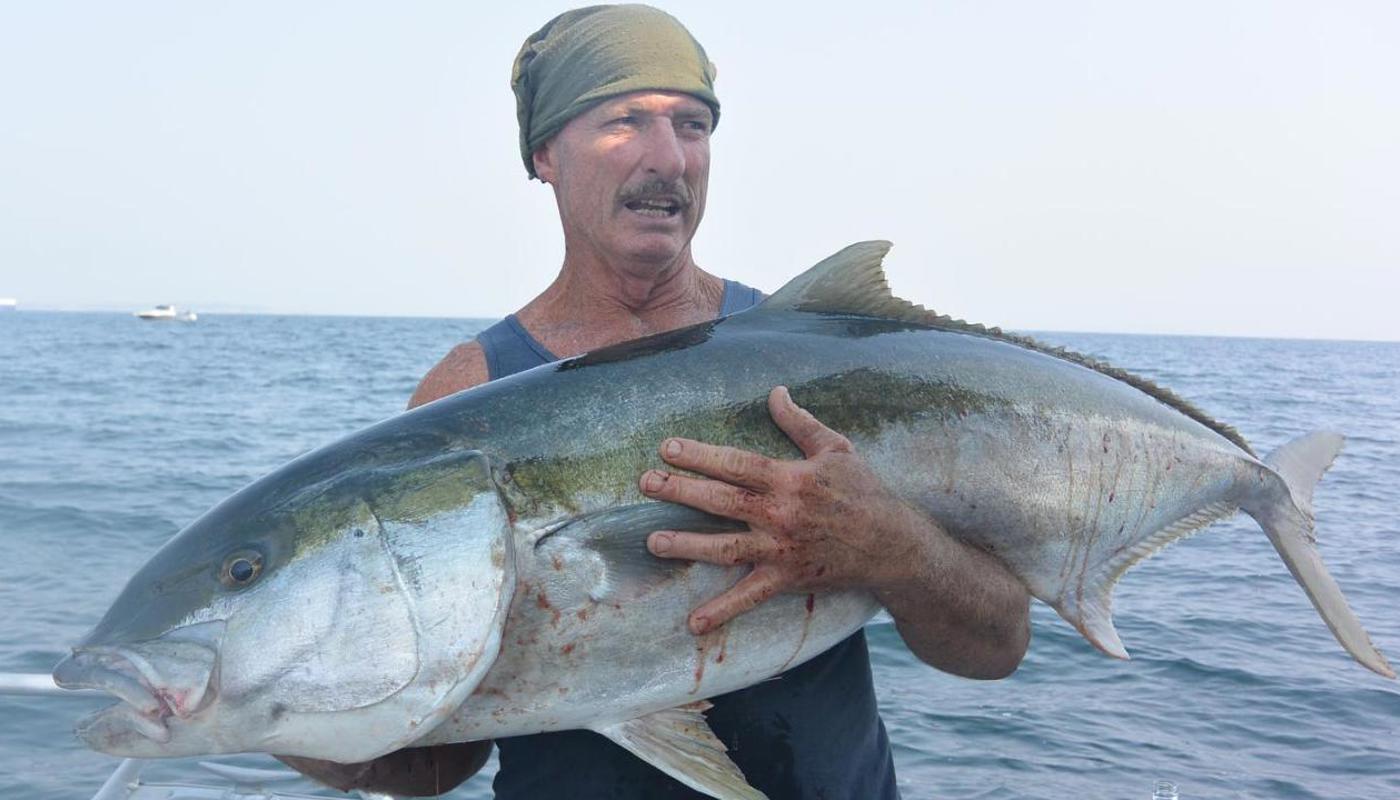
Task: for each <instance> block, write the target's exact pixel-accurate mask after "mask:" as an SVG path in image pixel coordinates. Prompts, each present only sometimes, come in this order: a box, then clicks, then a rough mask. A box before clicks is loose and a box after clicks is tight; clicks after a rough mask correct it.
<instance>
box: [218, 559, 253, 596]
mask: <svg viewBox="0 0 1400 800" xmlns="http://www.w3.org/2000/svg"><path fill="white" fill-rule="evenodd" d="M262 565H263V559H262V555H261V554H260V553H255V552H253V551H251V550H242V551H239V552H237V553H233V554H232V555H230V556H229V557H228V558H225V559H224V565H223V566H222V567H220V568H219V582H220V583H222V584H223V585H224V586H227V587H228V588H230V589H242V588H243V587H245V586H247V585H248V584H250V583H252V582H253V581H255V580H257V577H258V575H259V574H261V573H262Z"/></svg>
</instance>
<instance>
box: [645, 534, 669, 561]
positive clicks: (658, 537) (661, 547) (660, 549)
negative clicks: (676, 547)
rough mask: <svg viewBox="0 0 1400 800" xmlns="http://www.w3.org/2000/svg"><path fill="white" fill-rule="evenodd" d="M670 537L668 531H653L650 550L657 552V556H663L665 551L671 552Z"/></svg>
mask: <svg viewBox="0 0 1400 800" xmlns="http://www.w3.org/2000/svg"><path fill="white" fill-rule="evenodd" d="M671 539H672V537H671V534H669V533H660V532H658V533H653V534H652V535H651V542H650V543H651V552H653V553H655V554H657V555H658V556H664V555H666V554H667V553H669V552H671Z"/></svg>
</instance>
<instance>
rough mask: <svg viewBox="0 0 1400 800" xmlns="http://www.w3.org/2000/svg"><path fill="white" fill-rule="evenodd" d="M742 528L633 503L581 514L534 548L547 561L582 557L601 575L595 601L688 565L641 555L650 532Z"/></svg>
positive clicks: (683, 510) (668, 506) (674, 508)
mask: <svg viewBox="0 0 1400 800" xmlns="http://www.w3.org/2000/svg"><path fill="white" fill-rule="evenodd" d="M747 529H748V526H746V525H745V524H744V523H742V522H737V521H735V520H732V519H725V518H723V517H717V516H714V515H713V514H707V513H705V512H704V511H697V510H696V509H694V508H689V507H687V506H681V505H676V504H673V503H637V504H635V505H630V506H622V507H620V508H612V509H608V510H607V511H600V512H597V513H594V514H586V515H583V516H580V517H575V518H573V519H570V520H567V521H565V522H563V523H560V524H557V525H555V526H552V527H550V528H549V529H547V530H546V531H544V532H542V533H541V534H540V535H539V537H538V538H537V539H536V540H535V548H536V550H537V551H538V552H539V554H540V555H541V556H542V557H543V558H544V560H545V561H548V560H549V558H550V557H551V556H555V555H557V556H558V557H560V558H561V559H563V560H564V561H565V562H566V563H573V560H574V559H575V558H577V557H580V556H584V557H587V558H588V559H589V560H590V561H593V562H596V563H597V564H598V565H599V566H600V567H601V570H600V571H599V572H598V574H597V585H596V586H594V587H593V589H592V594H593V597H594V599H595V600H601V599H603V598H605V597H626V596H631V595H633V594H635V593H637V592H639V591H641V590H643V589H645V588H646V587H649V586H653V585H655V584H657V583H659V582H661V581H663V580H665V579H667V578H671V577H673V576H674V574H675V573H676V572H677V571H679V570H683V569H688V568H690V566H691V562H688V561H676V560H674V559H667V558H657V557H656V556H654V555H652V554H651V553H650V552H648V551H647V544H646V542H647V537H648V536H650V535H651V533H652V532H653V531H660V530H671V531H689V532H692V533H720V532H728V531H742V530H747Z"/></svg>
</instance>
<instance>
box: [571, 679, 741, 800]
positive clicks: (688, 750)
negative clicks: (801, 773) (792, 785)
mask: <svg viewBox="0 0 1400 800" xmlns="http://www.w3.org/2000/svg"><path fill="white" fill-rule="evenodd" d="M709 707H710V704H709V703H707V702H704V701H701V702H698V703H689V704H687V705H684V706H680V707H679V708H669V709H666V710H665V711H658V712H656V713H655V714H648V715H647V716H645V717H638V718H637V719H629V720H627V721H626V722H619V723H617V724H616V725H606V726H603V727H598V728H594V729H593V730H595V731H597V732H598V733H601V734H603V735H604V736H606V737H608V738H609V739H612V740H613V741H614V742H617V743H618V744H619V745H621V746H622V747H623V748H625V749H626V750H627V751H628V752H629V753H631V754H632V755H634V756H636V757H637V758H640V759H641V760H643V761H645V762H647V763H648V764H650V765H652V766H653V767H656V768H657V769H659V770H661V771H662V772H664V773H666V774H667V775H670V776H671V777H672V778H675V779H676V780H678V781H680V782H681V783H683V784H685V785H686V786H689V787H690V788H692V789H694V790H695V791H697V792H704V793H705V794H708V795H709V796H711V797H717V798H719V799H720V800H763V799H764V798H767V795H765V794H764V793H763V792H760V791H759V790H757V789H755V788H753V787H752V786H750V785H749V782H748V781H747V780H746V779H745V778H744V774H743V773H742V772H740V771H739V768H738V767H736V766H735V765H734V762H733V761H730V760H729V756H728V755H727V754H726V751H725V746H724V743H723V742H721V741H720V740H719V739H718V738H716V737H715V734H714V732H713V731H711V730H710V725H709V723H708V722H706V721H705V715H704V714H703V712H704V711H705V710H706V709H708V708H709Z"/></svg>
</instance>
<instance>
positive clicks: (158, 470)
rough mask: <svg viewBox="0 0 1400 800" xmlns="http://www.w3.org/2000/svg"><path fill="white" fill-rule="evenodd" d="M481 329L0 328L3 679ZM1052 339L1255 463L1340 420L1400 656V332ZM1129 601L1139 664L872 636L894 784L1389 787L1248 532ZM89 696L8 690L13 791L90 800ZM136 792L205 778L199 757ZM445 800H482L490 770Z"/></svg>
mask: <svg viewBox="0 0 1400 800" xmlns="http://www.w3.org/2000/svg"><path fill="white" fill-rule="evenodd" d="M484 324H485V322H484V321H480V320H433V319H384V318H372V319H371V318H336V317H277V316H207V317H201V318H200V320H199V322H197V323H194V324H185V323H149V322H141V321H138V320H136V319H134V318H132V317H130V316H127V315H121V314H95V313H56V312H55V313H46V312H32V311H20V312H16V313H8V314H3V315H0V672H30V673H46V672H48V671H49V670H50V669H51V668H52V667H53V665H54V663H55V662H57V661H58V659H59V658H60V657H61V655H62V654H63V653H64V652H65V649H66V648H67V647H68V646H69V645H71V644H72V643H73V642H75V641H77V640H78V639H79V638H80V637H81V636H82V635H83V634H84V633H85V632H86V631H87V630H88V628H89V627H91V626H92V625H93V624H94V623H95V622H97V620H98V618H99V617H100V616H101V615H102V613H103V612H104V611H105V609H106V608H107V606H108V604H109V603H110V602H111V601H112V599H113V598H114V597H115V595H116V594H117V592H118V591H119V590H120V589H121V587H122V585H123V584H124V582H125V581H126V579H127V578H128V577H129V576H130V575H131V574H132V573H133V572H134V571H135V570H136V569H137V567H139V566H140V565H141V564H142V563H143V562H144V561H145V560H146V558H147V557H148V556H149V555H150V554H151V553H152V552H153V551H154V550H155V549H156V548H157V547H159V546H160V545H161V543H163V542H164V541H165V540H166V539H168V538H169V537H170V536H171V535H173V534H174V533H175V532H176V531H178V530H179V529H180V528H181V527H182V526H183V525H185V524H186V523H188V522H190V521H191V520H193V519H194V518H195V517H196V516H198V515H199V514H200V513H201V512H203V511H204V510H206V509H207V508H209V507H210V506H211V505H213V504H214V503H215V502H217V501H219V500H220V499H222V498H223V497H225V496H226V495H228V494H230V493H231V492H233V491H234V490H236V489H238V488H239V487H241V486H243V485H244V484H246V483H248V482H249V481H251V480H253V479H254V478H257V477H258V476H260V475H262V474H264V473H266V472H268V471H269V470H271V469H273V468H274V467H276V466H278V465H280V464H282V463H283V462H285V461H287V460H289V459H291V458H293V457H294V456H296V455H298V454H300V453H304V452H306V451H307V450H309V449H311V448H314V447H317V446H318V445H322V444H325V443H328V442H330V441H333V440H334V439H336V438H338V437H340V436H342V435H344V434H346V433H349V432H351V431H354V430H355V429H357V428H360V427H362V426H365V425H368V424H370V423H372V422H375V421H378V420H381V419H384V418H386V417H388V416H391V415H393V414H395V413H397V412H398V411H400V410H401V409H402V408H403V406H404V403H405V401H406V400H407V398H408V396H409V395H410V393H411V392H412V391H413V388H414V386H415V385H416V382H417V380H418V378H419V377H420V376H421V375H422V374H423V372H424V371H425V370H427V369H428V368H429V367H430V366H431V365H432V364H433V363H434V362H435V361H436V360H437V359H438V358H439V357H440V356H441V355H442V354H443V353H445V352H446V351H447V350H448V349H449V348H450V347H451V346H452V345H453V344H454V343H456V342H459V341H462V340H465V339H469V338H470V337H471V336H472V335H473V334H474V333H475V332H476V331H477V330H479V329H480V328H481V327H482V326H483V325H484ZM1041 338H1043V339H1046V340H1049V341H1052V342H1055V343H1058V344H1064V345H1067V346H1069V347H1072V348H1074V349H1077V350H1080V351H1084V352H1088V353H1091V354H1094V355H1097V356H1100V357H1102V358H1105V359H1108V360H1110V361H1112V362H1114V363H1116V364H1118V365H1120V366H1123V367H1127V368H1130V369H1132V370H1135V371H1137V372H1140V373H1142V374H1145V375H1148V376H1151V377H1152V378H1154V379H1157V380H1158V381H1160V382H1161V383H1164V384H1166V385H1168V386H1170V387H1172V388H1174V389H1175V390H1176V391H1177V392H1178V393H1180V394H1182V395H1184V396H1185V397H1187V398H1190V399H1192V400H1194V401H1196V402H1197V403H1198V404H1199V405H1200V406H1202V407H1203V408H1205V409H1207V410H1209V411H1210V412H1211V413H1213V414H1214V415H1216V416H1217V417H1219V418H1222V419H1224V420H1227V421H1229V422H1231V423H1233V424H1234V425H1235V426H1236V427H1238V428H1239V429H1240V431H1241V432H1242V433H1243V434H1244V435H1245V436H1246V437H1247V438H1248V439H1249V440H1250V441H1251V442H1252V443H1253V444H1254V446H1255V448H1256V449H1257V450H1259V451H1260V452H1268V451H1269V450H1271V449H1273V448H1274V447H1276V446H1278V445H1280V444H1282V443H1283V442H1285V441H1287V440H1288V439H1290V438H1292V437H1294V436H1298V435H1300V434H1303V433H1306V432H1308V431H1311V430H1316V429H1332V430H1338V431H1342V432H1345V433H1346V434H1347V435H1348V437H1349V439H1348V445H1347V449H1346V451H1345V452H1344V453H1343V454H1342V456H1341V457H1340V458H1339V459H1338V461H1337V463H1336V465H1335V467H1334V468H1333V469H1332V471H1331V472H1330V473H1329V474H1328V476H1327V477H1326V479H1325V480H1324V481H1323V483H1322V485H1321V487H1320V488H1319V490H1318V494H1317V498H1316V506H1317V514H1318V519H1319V526H1318V527H1319V539H1320V546H1321V549H1322V552H1323V556H1324V558H1325V559H1326V560H1327V563H1328V565H1329V566H1330V568H1331V572H1332V574H1333V575H1334V576H1335V577H1336V578H1337V580H1338V581H1339V582H1340V584H1341V585H1342V587H1343V589H1344V590H1345V592H1346V594H1347V596H1348V598H1349V599H1350V601H1351V603H1352V605H1353V607H1354V608H1355V609H1356V611H1357V613H1358V614H1359V615H1360V617H1361V619H1362V620H1363V621H1364V622H1365V623H1366V625H1367V627H1368V628H1369V630H1370V632H1371V635H1372V637H1373V638H1374V640H1375V641H1376V643H1377V644H1378V645H1379V646H1380V647H1381V649H1382V650H1384V651H1387V652H1388V653H1389V654H1390V656H1391V657H1392V659H1397V657H1400V343H1362V342H1319V341H1277V340H1263V339H1226V338H1190V337H1157V336H1121V335H1098V334H1095V335H1089V334H1062V333H1051V334H1042V335H1041ZM1115 607H1116V620H1117V627H1118V630H1119V632H1120V633H1121V635H1122V638H1123V641H1124V642H1125V643H1126V645H1127V647H1128V649H1129V650H1130V651H1131V653H1132V655H1133V659H1132V660H1131V661H1127V662H1122V661H1116V660H1113V659H1110V658H1107V657H1105V656H1103V655H1101V654H1099V653H1098V652H1097V651H1095V650H1094V649H1093V648H1092V647H1090V646H1089V645H1088V644H1087V643H1085V642H1084V641H1083V640H1082V639H1081V638H1080V636H1079V635H1078V634H1077V633H1076V632H1075V631H1074V630H1073V629H1072V628H1071V627H1070V626H1069V625H1068V624H1066V623H1064V622H1063V621H1061V620H1060V619H1059V618H1058V617H1057V616H1056V615H1055V614H1054V612H1052V611H1050V610H1049V609H1048V608H1046V607H1044V606H1041V605H1039V604H1037V606H1036V608H1035V609H1034V640H1033V642H1032V644H1031V649H1030V653H1029V655H1028V656H1027V657H1026V660H1025V662H1024V663H1023V664H1022V666H1021V668H1020V670H1019V671H1017V672H1016V674H1015V675H1013V676H1012V677H1011V678H1009V679H1007V680H1003V681H996V682H985V683H984V682H974V681H968V680H961V679H958V678H953V677H949V676H947V675H943V674H941V673H938V672H935V671H934V670H932V669H928V668H926V667H923V666H921V665H920V664H919V663H918V662H916V661H915V660H914V659H913V658H912V657H911V656H910V655H909V653H908V652H907V651H906V650H905V649H904V647H903V645H902V644H901V643H900V640H899V637H898V636H897V635H896V633H895V631H894V630H893V628H892V627H891V626H890V625H889V624H888V623H887V622H880V621H877V622H874V623H872V624H871V627H870V631H869V632H870V637H871V645H872V651H873V660H874V670H875V680H876V687H877V690H878V693H879V696H880V700H881V709H882V712H883V715H884V719H885V722H886V724H887V725H888V727H889V733H890V738H891V739H892V740H893V742H894V747H895V761H896V765H897V768H898V772H899V782H900V786H901V790H902V792H903V794H904V796H905V797H906V798H1076V800H1078V799H1079V798H1138V799H1140V800H1146V798H1149V797H1150V796H1151V794H1152V786H1153V782H1154V781H1155V780H1169V781H1172V782H1174V783H1176V784H1177V785H1178V786H1179V787H1180V796H1181V798H1183V799H1184V800H1197V799H1198V798H1242V797H1248V798H1367V799H1368V800H1376V799H1377V798H1400V688H1397V685H1396V683H1395V682H1393V681H1387V680H1384V679H1382V678H1380V677H1378V676H1376V675H1374V674H1372V673H1370V672H1367V671H1366V670H1364V669H1362V668H1361V667H1359V666H1358V665H1356V664H1355V663H1353V662H1352V661H1351V660H1350V659H1349V658H1348V657H1347V656H1346V655H1345V654H1344V653H1343V652H1342V651H1341V649H1340V647H1338V646H1337V645H1336V644H1335V642H1334V641H1333V639H1332V637H1331V635H1330V634H1329V633H1328V631H1327V629H1326V627H1325V626H1324V625H1323V623H1322V622H1321V621H1320V619H1319V618H1318V616H1317V615H1316V613H1314V611H1313V609H1312V607H1311V605H1310V604H1309V603H1308V601H1307V599H1306V598H1305V597H1304V595H1303V593H1302V591H1301V589H1300V588H1299V587H1298V586H1297V585H1296V584H1295V583H1294V581H1293V579H1292V578H1291V577H1290V576H1289V574H1288V571H1287V569H1286V568H1285V567H1284V565H1283V563H1282V562H1281V561H1280V560H1279V558H1278V557H1277V556H1276V555H1275V554H1274V552H1273V550H1272V548H1271V547H1270V546H1269V544H1268V542H1267V540H1266V539H1265V537H1264V535H1263V533H1262V532H1261V531H1260V530H1259V529H1258V528H1257V527H1256V526H1255V524H1254V523H1253V521H1252V520H1250V519H1249V518H1247V517H1243V516H1241V517H1237V518H1235V519H1234V520H1232V521H1229V522H1225V523H1220V524H1217V525H1215V526H1214V527H1212V528H1210V529H1209V530H1207V531H1206V532H1203V533H1201V534H1198V535H1197V536H1195V537H1194V538H1192V539H1190V540H1187V541H1186V542H1183V543H1180V544H1178V545H1176V546H1174V547H1171V548H1169V549H1167V550H1166V551H1165V552H1163V553H1161V554H1160V555H1158V556H1157V557H1156V558H1154V559H1151V560H1149V561H1147V562H1145V563H1143V564H1141V565H1139V566H1138V567H1137V568H1135V569H1134V570H1133V571H1131V572H1130V573H1129V574H1128V575H1127V576H1126V578H1125V579H1124V580H1123V582H1122V583H1121V584H1120V585H1119V588H1118V592H1117V601H1116V606H1115ZM367 644H368V643H367ZM1397 663H1400V660H1397ZM101 702H104V701H100V700H94V699H90V698H83V697H58V698H51V697H0V798H35V799H37V800H50V799H52V800H57V799H58V798H87V797H91V796H92V794H93V792H95V791H96V790H97V788H98V787H99V786H100V785H101V784H102V782H103V781H104V780H105V779H106V777H107V775H108V774H109V773H110V772H111V771H112V769H113V768H114V767H115V766H116V764H117V761H116V760H115V759H112V758H109V757H107V756H103V755H100V754H97V753H93V752H89V751H87V750H86V749H84V748H83V746H82V745H81V744H79V743H78V741H77V740H76V739H75V738H74V737H73V735H72V733H71V727H72V724H73V722H74V720H75V719H77V718H78V717H79V716H80V715H82V714H84V713H87V712H88V711H90V710H93V709H95V708H97V707H98V704H99V703H101ZM229 760H230V761H231V762H232V763H235V764H239V765H244V766H252V767H274V766H276V765H275V762H272V761H271V760H270V759H268V758H267V757H264V756H239V757H234V758H232V759H229ZM492 769H494V767H492ZM145 777H146V778H147V779H148V780H180V781H193V782H202V783H210V782H211V776H209V775H208V774H206V773H204V772H203V771H202V770H201V769H200V768H199V767H198V765H197V763H196V761H195V760H194V759H181V760H175V761H169V762H158V763H155V764H153V765H152V766H150V767H149V768H148V769H147V770H146V772H145ZM214 782H217V781H214ZM295 788H298V789H300V790H311V789H312V787H311V786H310V785H309V784H299V785H296V786H295ZM449 796H450V797H453V798H487V797H490V784H489V780H488V778H487V777H486V776H485V775H479V776H477V777H476V778H475V779H473V780H472V781H470V782H468V784H466V785H465V786H463V787H461V788H459V789H458V790H456V791H454V792H453V793H451V795H449ZM560 796H561V797H565V796H567V787H561V788H560Z"/></svg>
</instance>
